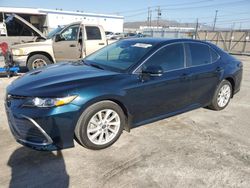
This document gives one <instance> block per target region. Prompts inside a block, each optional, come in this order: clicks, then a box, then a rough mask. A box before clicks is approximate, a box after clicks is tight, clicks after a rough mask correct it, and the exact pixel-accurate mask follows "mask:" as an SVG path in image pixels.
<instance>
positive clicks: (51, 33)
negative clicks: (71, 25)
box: [47, 26, 65, 39]
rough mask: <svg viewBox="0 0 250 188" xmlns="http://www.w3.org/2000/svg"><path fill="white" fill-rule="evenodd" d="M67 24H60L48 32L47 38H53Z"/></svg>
mask: <svg viewBox="0 0 250 188" xmlns="http://www.w3.org/2000/svg"><path fill="white" fill-rule="evenodd" d="M64 27H65V26H59V27H57V28H56V29H54V30H52V31H51V32H49V33H48V35H47V39H51V38H53V37H54V36H55V35H56V34H57V33H59V32H60V31H62V29H63V28H64Z"/></svg>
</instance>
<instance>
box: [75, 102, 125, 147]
mask: <svg viewBox="0 0 250 188" xmlns="http://www.w3.org/2000/svg"><path fill="white" fill-rule="evenodd" d="M109 113H110V114H109ZM98 114H99V115H100V114H101V118H99V117H100V116H98ZM105 115H109V116H107V118H106V119H107V122H106V123H105V122H104V119H105ZM112 118H113V119H112ZM100 119H102V120H103V123H100V122H101V121H100ZM109 119H110V124H109V123H108V122H109V121H108V120H109ZM113 120H114V121H113ZM125 120H126V118H125V115H124V112H123V110H122V109H121V108H120V106H119V105H117V104H116V103H114V102H112V101H101V102H98V103H95V104H93V105H92V106H90V107H88V108H87V109H86V110H85V111H84V112H83V113H82V114H81V116H80V118H79V119H78V122H77V125H76V128H75V137H76V139H77V141H78V142H79V143H80V144H81V145H82V146H84V147H86V148H89V149H93V150H99V149H104V148H107V147H109V146H111V145H112V144H113V143H115V142H116V141H117V139H118V138H119V137H120V135H121V133H122V131H123V128H124V125H125ZM105 121H106V120H105ZM90 122H91V123H90ZM114 124H116V125H114ZM118 124H119V125H118ZM97 129H98V130H97ZM110 129H111V130H110ZM96 135H97V136H96ZM95 137H96V138H95Z"/></svg>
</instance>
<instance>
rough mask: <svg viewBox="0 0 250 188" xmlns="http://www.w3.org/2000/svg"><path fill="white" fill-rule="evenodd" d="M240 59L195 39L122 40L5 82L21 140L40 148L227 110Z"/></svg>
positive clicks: (97, 143) (107, 138)
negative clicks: (207, 110)
mask: <svg viewBox="0 0 250 188" xmlns="http://www.w3.org/2000/svg"><path fill="white" fill-rule="evenodd" d="M241 79H242V63H241V62H240V61H238V60H237V59H235V58H234V57H232V56H231V55H229V54H228V53H226V52H224V51H223V50H221V49H220V48H218V47H217V46H215V45H213V44H210V43H207V42H202V41H196V40H189V39H172V40H168V39H156V38H140V39H124V40H120V41H118V42H116V43H113V44H111V45H109V46H107V47H105V48H103V49H101V50H99V51H97V52H95V53H93V54H92V55H90V56H88V57H86V58H85V59H84V60H82V61H77V62H68V63H67V62H64V63H59V64H55V65H50V66H48V67H44V68H41V69H37V70H33V71H31V72H28V73H27V74H25V75H24V76H22V77H21V78H19V79H17V80H15V81H14V82H12V84H11V85H9V86H8V88H7V92H6V93H7V95H6V101H5V106H6V112H7V116H8V120H9V125H10V129H11V131H12V133H13V135H14V137H15V138H16V140H17V141H18V142H19V143H21V144H23V145H26V146H29V147H32V148H34V149H39V150H54V149H62V148H69V147H73V146H74V142H73V139H74V138H76V139H77V141H78V142H79V143H80V144H82V145H83V146H85V147H87V148H90V149H103V148H106V147H108V146H110V145H112V144H113V143H114V142H115V141H116V140H117V139H118V138H119V136H120V135H121V133H122V132H123V130H126V131H129V130H130V129H131V128H134V127H138V126H140V125H143V124H146V123H150V122H153V121H157V120H160V119H163V118H166V117H169V116H173V115H176V114H180V113H183V112H186V111H189V110H193V109H196V108H200V107H207V106H208V107H209V108H211V109H213V110H222V109H224V108H225V107H226V106H227V105H228V104H229V101H230V99H231V98H232V97H233V96H234V94H235V93H237V92H238V91H239V90H240V85H241Z"/></svg>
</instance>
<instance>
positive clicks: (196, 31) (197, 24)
mask: <svg viewBox="0 0 250 188" xmlns="http://www.w3.org/2000/svg"><path fill="white" fill-rule="evenodd" d="M198 27H199V19H198V18H197V20H196V27H195V39H197V35H198Z"/></svg>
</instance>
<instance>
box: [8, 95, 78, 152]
mask: <svg viewBox="0 0 250 188" xmlns="http://www.w3.org/2000/svg"><path fill="white" fill-rule="evenodd" d="M23 100H24V99H20V98H19V99H16V98H12V99H7V100H6V103H5V108H6V113H7V117H8V121H9V126H10V129H11V132H12V134H13V136H14V137H15V139H16V141H17V142H19V143H21V144H22V145H25V146H28V147H31V148H33V149H36V150H50V151H51V150H58V149H63V148H69V147H73V146H74V142H73V138H74V129H75V125H76V122H77V119H78V115H79V110H80V107H78V106H76V105H74V104H68V105H65V106H61V107H55V108H24V107H21V104H22V103H23Z"/></svg>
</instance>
